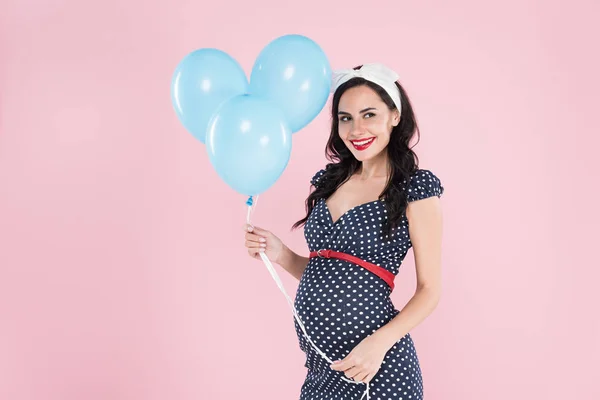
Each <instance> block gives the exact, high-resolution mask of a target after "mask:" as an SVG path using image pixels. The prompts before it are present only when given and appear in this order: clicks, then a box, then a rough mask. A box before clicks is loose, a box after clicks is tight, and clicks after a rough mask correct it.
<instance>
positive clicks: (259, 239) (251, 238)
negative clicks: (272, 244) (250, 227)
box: [245, 232, 267, 243]
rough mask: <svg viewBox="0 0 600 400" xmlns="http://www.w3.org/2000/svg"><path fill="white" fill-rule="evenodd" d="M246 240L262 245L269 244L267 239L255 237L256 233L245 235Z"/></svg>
mask: <svg viewBox="0 0 600 400" xmlns="http://www.w3.org/2000/svg"><path fill="white" fill-rule="evenodd" d="M245 237H246V240H253V241H255V242H261V243H266V242H267V238H265V237H262V236H259V235H255V234H254V233H250V232H248V233H246V235H245Z"/></svg>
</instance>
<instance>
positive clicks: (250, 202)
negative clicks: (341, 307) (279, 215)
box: [246, 196, 370, 400]
mask: <svg viewBox="0 0 600 400" xmlns="http://www.w3.org/2000/svg"><path fill="white" fill-rule="evenodd" d="M256 203H258V196H256V199H253V198H252V196H250V198H249V199H248V201H247V202H246V204H247V205H248V212H247V214H246V223H247V224H248V225H250V226H253V225H252V222H251V219H252V218H251V217H252V213H253V211H254V208H256ZM258 254H260V258H261V259H262V261H263V263H264V264H265V266H266V267H267V269H268V270H269V272H270V273H271V276H272V277H273V280H275V283H276V284H277V286H278V287H279V290H281V292H282V293H283V295H284V296H285V298H286V299H287V302H288V304H289V306H290V307H291V309H292V314H293V315H294V318H295V319H296V321H298V325H299V326H300V329H301V330H302V333H303V334H304V336H305V337H306V340H308V342H309V343H310V344H311V345H312V346H313V347H314V349H315V350H316V351H317V353H318V354H320V355H321V357H323V358H324V359H325V360H326V361H327V362H328V363H329V364H332V363H333V361H332V360H331V359H330V358H329V357H327V355H326V354H325V353H323V352H322V351H321V350H320V349H319V348H318V347H317V345H316V344H314V342H313V341H312V339H311V338H310V336H309V335H308V333H307V332H306V328H305V327H304V324H303V323H302V320H301V319H300V315H298V312H297V311H296V307H294V302H293V301H292V299H291V298H290V296H289V295H288V294H287V292H286V290H285V287H284V286H283V282H282V281H281V279H280V278H279V275H278V274H277V271H276V270H275V268H274V267H273V264H272V263H271V260H269V258H268V257H267V255H266V254H265V253H264V252H259V253H258ZM341 378H342V379H343V380H345V381H346V382H350V383H354V384H360V383H364V384H365V385H366V386H367V389H366V391H365V392H364V393H363V395H362V396H361V398H360V400H362V399H363V398H365V396H366V397H367V400H370V394H369V387H370V385H369V382H357V381H353V380H350V379H347V378H345V377H343V376H342V377H341Z"/></svg>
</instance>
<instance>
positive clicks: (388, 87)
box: [331, 63, 402, 112]
mask: <svg viewBox="0 0 600 400" xmlns="http://www.w3.org/2000/svg"><path fill="white" fill-rule="evenodd" d="M352 78H363V79H365V80H367V81H370V82H373V83H376V84H377V85H379V86H381V87H382V88H383V90H385V91H386V92H387V94H389V95H390V97H391V98H392V100H393V101H394V104H395V105H396V108H397V109H398V111H400V112H402V105H401V103H400V91H399V90H398V87H397V86H396V84H395V83H394V82H396V81H397V80H398V74H397V73H395V72H394V71H392V70H391V69H389V68H388V67H386V66H385V65H383V64H377V63H373V64H364V65H363V66H362V67H361V68H360V69H358V70H357V69H340V70H337V71H333V75H332V78H331V81H332V84H331V93H335V91H336V90H337V88H338V87H340V86H341V85H342V84H343V83H346V82H347V81H349V80H350V79H352Z"/></svg>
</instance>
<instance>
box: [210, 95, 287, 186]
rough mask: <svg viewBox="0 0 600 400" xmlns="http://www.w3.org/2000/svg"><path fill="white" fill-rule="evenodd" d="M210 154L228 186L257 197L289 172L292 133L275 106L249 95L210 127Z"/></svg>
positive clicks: (230, 104)
mask: <svg viewBox="0 0 600 400" xmlns="http://www.w3.org/2000/svg"><path fill="white" fill-rule="evenodd" d="M206 150H207V152H208V156H209V159H210V162H211V164H212V166H213V167H214V168H215V170H216V171H217V174H218V175H219V177H220V178H221V179H222V180H223V181H225V183H227V184H228V185H229V186H230V187H231V188H233V189H234V190H235V191H237V192H238V193H240V194H243V195H248V196H255V195H258V194H260V193H262V192H264V191H266V190H267V189H268V188H270V187H271V186H272V185H273V184H274V183H275V182H276V181H277V179H279V177H280V176H281V174H282V173H283V171H284V170H285V168H286V166H287V164H288V161H289V159H290V154H291V152H292V133H291V131H290V129H289V127H288V125H287V123H286V121H285V118H284V116H283V113H282V112H281V110H280V109H279V108H278V107H276V106H275V105H274V104H273V103H272V102H270V101H268V100H266V99H264V98H259V97H256V96H254V95H252V94H245V95H241V96H236V97H233V98H231V99H229V100H228V101H226V102H225V103H223V104H222V106H221V107H220V108H219V109H218V110H217V112H216V113H215V115H214V117H213V119H212V121H211V122H210V124H209V128H208V134H207V136H206Z"/></svg>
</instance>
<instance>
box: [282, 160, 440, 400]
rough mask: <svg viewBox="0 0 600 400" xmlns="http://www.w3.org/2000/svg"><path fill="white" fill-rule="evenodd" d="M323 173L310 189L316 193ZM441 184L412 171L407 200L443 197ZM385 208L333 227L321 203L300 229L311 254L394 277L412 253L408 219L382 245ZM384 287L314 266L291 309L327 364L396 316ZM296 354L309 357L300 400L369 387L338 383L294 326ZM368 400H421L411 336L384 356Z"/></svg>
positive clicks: (369, 276)
mask: <svg viewBox="0 0 600 400" xmlns="http://www.w3.org/2000/svg"><path fill="white" fill-rule="evenodd" d="M324 172H325V170H320V171H319V172H317V173H316V174H315V175H314V176H313V178H312V180H311V183H312V184H313V185H315V186H318V185H319V183H320V179H321V178H322V176H323V174H324ZM443 191H444V188H443V187H442V185H441V183H440V180H439V179H438V178H437V177H436V176H435V175H434V174H433V173H432V172H431V171H428V170H424V169H419V170H417V171H416V172H415V173H414V174H413V176H411V179H410V183H409V186H408V200H409V201H415V200H420V199H424V198H427V197H430V196H438V197H439V196H441V195H442V193H443ZM384 201H385V200H375V201H372V202H368V203H364V204H361V205H359V206H356V207H354V208H351V209H350V210H348V211H347V212H346V213H344V214H343V215H342V216H341V217H339V219H338V220H337V221H333V220H332V216H331V214H330V212H329V210H328V208H327V205H326V204H325V200H324V199H320V200H318V202H317V204H316V205H315V207H314V209H313V211H312V213H311V214H310V216H309V218H308V220H307V222H306V224H305V226H304V236H305V238H306V241H307V243H308V247H309V250H310V251H316V250H319V249H332V250H336V251H340V252H344V253H348V254H351V255H353V256H356V257H359V258H361V259H363V260H365V261H368V262H371V263H374V264H377V265H379V266H382V267H384V268H386V269H387V270H389V271H391V272H392V273H394V275H396V274H398V269H399V266H400V264H401V263H402V260H403V259H404V257H405V256H406V253H407V252H408V249H409V248H410V247H411V246H412V244H411V241H410V237H409V234H408V220H407V218H406V214H405V215H404V216H403V220H402V222H401V223H400V224H399V225H398V226H397V227H396V228H394V230H393V231H392V237H391V240H388V241H385V242H382V241H381V239H380V238H379V232H380V231H381V229H382V227H383V223H384V222H385V219H386V213H387V211H386V209H385V206H384V204H383V202H384ZM390 293H391V290H390V288H389V286H388V285H387V284H386V283H385V282H384V281H383V280H382V279H381V278H379V277H378V276H376V275H375V274H373V273H371V272H369V271H367V270H366V269H364V268H362V267H360V266H358V265H356V264H354V263H351V262H348V261H343V260H338V259H335V258H311V259H310V262H309V263H308V265H307V267H306V269H305V271H304V273H303V274H302V277H301V279H300V283H299V285H298V291H297V293H296V298H295V301H294V305H295V307H296V310H297V311H298V314H299V316H300V319H301V320H302V322H303V324H304V326H305V328H306V331H307V333H308V335H309V336H310V338H311V339H312V341H313V342H314V343H315V345H316V346H317V347H318V348H319V349H320V350H321V351H322V352H324V353H325V354H326V355H327V356H328V357H329V358H330V359H332V360H341V359H343V358H344V357H345V356H347V355H348V354H349V353H350V351H351V350H352V349H353V348H354V346H356V345H358V344H359V343H360V342H361V341H362V340H363V339H364V338H366V337H367V336H369V335H371V334H372V333H374V332H375V331H376V330H377V329H379V328H380V327H382V326H383V325H385V324H387V323H388V322H389V321H390V320H391V319H393V318H394V317H395V316H396V315H397V314H398V313H399V310H397V309H396V308H395V307H394V305H393V304H392V301H391V300H390V297H389V296H390ZM294 324H295V327H296V332H297V334H298V340H299V344H300V348H301V349H302V351H303V352H305V353H306V363H305V365H304V366H305V367H306V368H307V370H308V372H307V375H306V379H305V381H304V384H303V385H302V388H301V393H300V400H336V399H339V400H359V399H360V398H361V397H362V395H363V394H364V391H365V388H366V386H365V385H364V384H355V383H350V382H346V381H344V380H343V379H341V377H342V376H345V375H344V373H343V372H341V371H334V370H332V369H331V368H330V366H329V363H328V362H327V361H326V360H325V359H324V358H323V357H321V355H319V354H318V353H317V351H316V350H315V349H314V347H313V346H312V345H311V344H310V343H309V342H308V340H307V339H306V337H305V336H304V334H303V333H302V330H301V328H300V325H299V324H298V322H297V321H296V320H295V319H294ZM370 398H371V400H382V399H393V400H421V399H423V380H422V376H421V369H420V366H419V360H418V357H417V353H416V351H415V346H414V344H413V340H412V338H411V336H410V334H407V335H406V336H404V337H403V338H402V339H400V340H399V341H398V342H396V343H395V344H394V346H392V347H391V348H390V350H389V351H388V352H387V354H386V356H385V358H384V360H383V363H382V365H381V368H380V369H379V371H378V372H377V375H375V377H374V378H373V379H372V380H371V382H370Z"/></svg>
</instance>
